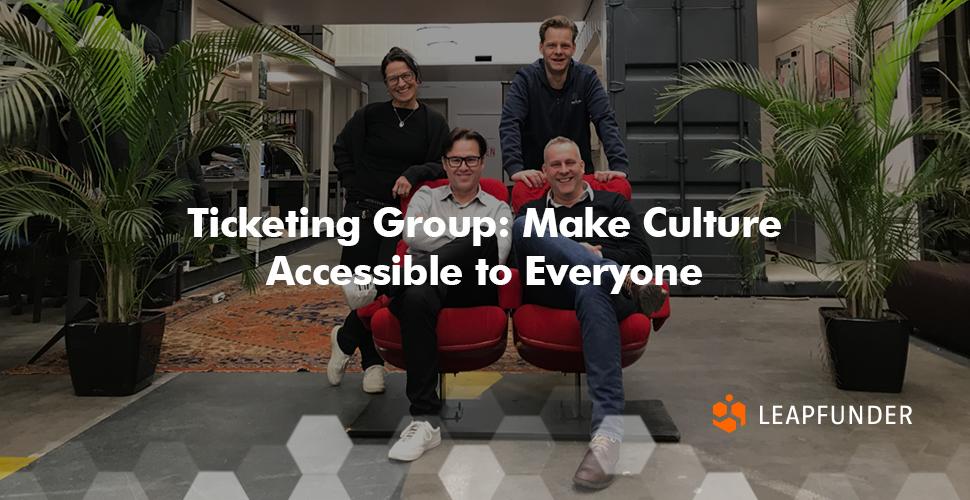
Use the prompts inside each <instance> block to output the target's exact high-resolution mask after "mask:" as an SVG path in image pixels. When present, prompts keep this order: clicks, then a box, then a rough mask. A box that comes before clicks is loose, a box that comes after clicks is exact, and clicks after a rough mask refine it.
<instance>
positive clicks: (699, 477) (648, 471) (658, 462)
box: [641, 444, 707, 500]
mask: <svg viewBox="0 0 970 500" xmlns="http://www.w3.org/2000/svg"><path fill="white" fill-rule="evenodd" d="M641 476H642V477H643V482H644V484H646V485H647V489H648V490H650V493H651V494H652V495H653V497H654V498H658V499H664V500H691V499H692V498H694V494H695V493H694V491H695V490H696V489H697V488H699V487H700V485H701V483H703V482H704V478H705V477H706V476H707V471H706V470H704V466H703V465H701V461H700V459H699V458H698V457H697V453H695V452H694V447H692V446H690V445H686V444H658V445H657V447H656V448H655V449H654V451H653V453H652V454H651V455H650V460H648V461H647V464H646V466H644V468H643V472H642V473H641Z"/></svg>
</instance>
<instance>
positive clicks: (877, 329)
mask: <svg viewBox="0 0 970 500" xmlns="http://www.w3.org/2000/svg"><path fill="white" fill-rule="evenodd" d="M842 311H844V309H842V308H840V307H820V308H819V309H818V313H819V318H820V320H821V325H822V331H823V332H825V340H826V342H827V343H828V348H829V356H830V358H831V360H832V364H833V366H834V368H835V383H836V386H838V388H839V389H843V390H846V391H866V392H902V390H903V379H905V378H906V360H907V358H908V356H909V332H910V324H909V320H908V319H906V317H905V316H903V315H902V314H899V313H898V312H896V311H890V312H892V313H893V314H896V315H898V316H899V317H900V318H902V319H882V320H871V319H851V318H841V317H838V316H837V315H838V313H840V312H842Z"/></svg>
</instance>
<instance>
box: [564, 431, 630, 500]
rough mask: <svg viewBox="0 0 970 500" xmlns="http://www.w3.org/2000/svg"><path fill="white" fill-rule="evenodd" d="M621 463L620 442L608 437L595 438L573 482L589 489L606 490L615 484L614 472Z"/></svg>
mask: <svg viewBox="0 0 970 500" xmlns="http://www.w3.org/2000/svg"><path fill="white" fill-rule="evenodd" d="M619 461H620V442H619V441H615V440H613V439H610V438H608V437H606V436H593V440H592V441H590V443H589V449H588V450H586V456H584V457H583V461H582V462H580V464H579V468H578V469H576V475H574V476H573V482H575V483H576V484H578V485H580V486H585V487H587V488H596V489H600V488H606V487H607V486H609V485H610V484H611V483H612V482H613V471H614V469H615V468H616V463H617V462H619Z"/></svg>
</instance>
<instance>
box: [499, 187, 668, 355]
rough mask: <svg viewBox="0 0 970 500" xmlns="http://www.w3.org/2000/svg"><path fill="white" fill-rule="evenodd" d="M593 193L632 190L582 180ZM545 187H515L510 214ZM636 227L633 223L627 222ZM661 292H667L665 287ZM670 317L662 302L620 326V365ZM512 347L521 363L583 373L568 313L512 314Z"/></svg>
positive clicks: (530, 309)
mask: <svg viewBox="0 0 970 500" xmlns="http://www.w3.org/2000/svg"><path fill="white" fill-rule="evenodd" d="M583 180H584V181H586V182H588V183H589V184H590V186H592V188H593V189H595V190H600V191H612V192H615V193H619V194H622V195H623V196H625V197H626V199H628V200H629V199H631V198H632V189H631V187H630V183H629V182H627V181H626V179H613V180H612V181H610V182H608V183H601V182H599V181H597V180H596V179H595V178H594V177H593V176H592V175H585V176H583ZM548 191H549V184H548V183H546V184H544V185H543V186H542V187H538V188H530V187H528V186H526V185H525V183H522V182H519V183H516V185H515V187H514V188H513V189H512V210H513V211H514V212H518V210H519V207H520V206H522V205H523V204H524V203H526V202H528V201H531V200H534V199H536V198H539V197H541V196H545V195H546V192H548ZM631 223H636V221H631ZM662 286H663V288H664V289H666V290H668V291H669V288H668V287H667V284H666V283H663V284H662ZM668 317H670V299H669V297H668V299H667V301H665V302H664V305H663V308H661V309H660V311H658V312H656V313H654V314H651V315H650V316H649V317H647V316H645V315H643V314H633V315H631V316H629V317H628V318H626V319H624V320H623V321H621V322H620V337H621V342H620V345H621V360H622V361H621V362H622V364H623V366H624V367H627V366H629V365H631V364H633V363H634V362H636V361H637V360H638V359H640V357H641V356H643V353H644V351H645V350H646V347H647V339H648V338H649V336H650V326H651V321H652V322H653V328H654V329H656V330H659V329H660V327H661V326H663V324H664V322H665V321H666V320H667V318H668ZM512 324H513V332H514V335H515V346H516V348H517V350H518V352H519V356H521V357H522V359H524V360H525V361H528V362H529V363H531V364H533V365H535V366H538V367H539V368H543V369H546V370H552V371H560V372H566V373H585V372H586V363H585V361H584V358H583V335H582V331H581V329H580V326H579V320H577V319H576V312H575V311H571V310H562V309H551V308H548V307H543V306H538V305H534V304H525V305H522V306H520V307H519V308H517V309H516V310H515V314H514V315H513V316H512Z"/></svg>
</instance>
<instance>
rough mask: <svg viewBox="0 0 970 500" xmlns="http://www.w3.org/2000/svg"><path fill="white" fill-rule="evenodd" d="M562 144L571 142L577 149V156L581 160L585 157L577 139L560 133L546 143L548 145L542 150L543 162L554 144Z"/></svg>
mask: <svg viewBox="0 0 970 500" xmlns="http://www.w3.org/2000/svg"><path fill="white" fill-rule="evenodd" d="M560 144H571V145H572V146H573V148H574V149H575V150H576V157H577V158H579V159H580V160H582V159H583V153H581V152H580V151H579V144H576V141H574V140H572V139H570V138H568V137H563V136H561V135H560V136H559V137H553V138H552V139H551V140H550V141H549V142H547V143H546V147H545V148H544V149H543V150H542V161H543V162H545V161H546V153H548V152H549V148H551V147H553V146H558V145H560Z"/></svg>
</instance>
